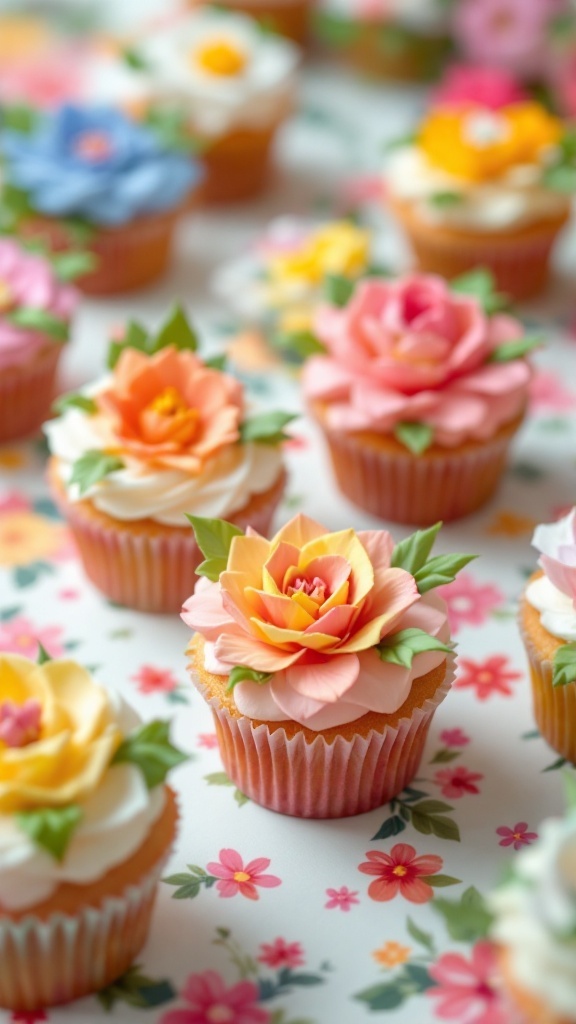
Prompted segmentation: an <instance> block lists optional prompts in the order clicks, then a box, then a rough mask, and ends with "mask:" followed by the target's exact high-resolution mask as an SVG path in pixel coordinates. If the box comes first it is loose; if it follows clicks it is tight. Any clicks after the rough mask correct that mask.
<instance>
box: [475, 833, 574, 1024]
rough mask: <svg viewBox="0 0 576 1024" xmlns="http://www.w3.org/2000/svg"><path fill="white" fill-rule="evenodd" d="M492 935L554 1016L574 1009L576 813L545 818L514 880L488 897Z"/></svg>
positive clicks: (521, 857)
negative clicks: (565, 818) (493, 914)
mask: <svg viewBox="0 0 576 1024" xmlns="http://www.w3.org/2000/svg"><path fill="white" fill-rule="evenodd" d="M490 906H491V909H492V910H493V911H494V913H495V915H496V923H495V925H494V926H493V931H492V934H493V937H494V938H495V939H496V941H497V942H500V943H501V944H502V945H503V946H504V947H505V949H506V951H507V953H508V954H509V956H510V968H511V971H512V972H513V975H514V978H515V980H516V981H517V982H518V983H519V984H520V985H521V986H522V987H523V988H525V989H526V990H527V991H528V992H531V993H533V994H534V995H536V996H538V997H540V998H541V999H542V1000H543V1001H544V1002H545V1003H546V1006H548V1007H549V1008H550V1009H551V1011H552V1013H553V1015H554V1018H555V1019H556V1016H558V1018H560V1017H564V1016H566V1018H567V1019H570V1020H572V1019H573V1017H574V1007H576V970H575V964H576V814H574V813H572V814H571V815H570V816H569V818H568V819H567V820H565V821H557V820H549V821H546V822H544V824H543V826H542V829H541V833H540V839H539V840H538V842H537V843H535V844H534V846H533V847H531V848H530V849H526V850H523V851H522V852H521V853H519V854H518V855H517V857H516V858H515V861H514V872H513V876H512V879H511V880H510V881H509V882H507V883H506V884H505V885H502V886H501V887H500V889H498V890H497V891H496V892H495V893H494V894H493V896H492V897H491V899H490Z"/></svg>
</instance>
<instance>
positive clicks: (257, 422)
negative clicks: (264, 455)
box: [240, 411, 296, 444]
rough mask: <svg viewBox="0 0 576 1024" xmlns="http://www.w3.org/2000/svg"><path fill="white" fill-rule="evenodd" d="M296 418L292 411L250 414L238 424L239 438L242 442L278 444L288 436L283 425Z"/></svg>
mask: <svg viewBox="0 0 576 1024" xmlns="http://www.w3.org/2000/svg"><path fill="white" fill-rule="evenodd" d="M295 419H296V413H293V412H279V411H271V412H261V413H258V414H257V415H256V416H251V417H249V418H248V419H246V420H244V422H243V423H241V424H240V440H241V442H242V443H243V444H248V442H249V441H255V442H259V443H261V444H280V443H281V442H282V441H286V440H287V439H288V437H289V435H288V434H285V433H284V427H285V426H286V424H287V423H291V422H292V420H295Z"/></svg>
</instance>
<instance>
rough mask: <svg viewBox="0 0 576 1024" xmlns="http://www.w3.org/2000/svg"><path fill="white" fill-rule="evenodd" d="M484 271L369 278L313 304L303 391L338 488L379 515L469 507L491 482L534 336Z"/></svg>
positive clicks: (498, 471)
mask: <svg viewBox="0 0 576 1024" xmlns="http://www.w3.org/2000/svg"><path fill="white" fill-rule="evenodd" d="M497 304H498V296H496V295H495V294H494V293H493V291H492V290H491V281H490V278H489V276H488V275H485V274H482V273H479V274H473V275H469V276H468V277H463V278H461V279H460V280H459V281H457V282H455V283H454V284H453V286H452V288H450V286H449V285H448V284H447V283H446V282H445V281H443V280H442V278H440V277H435V276H433V275H412V276H411V275H409V276H406V277H400V278H398V279H397V280H386V279H379V278H369V279H366V280H364V281H361V282H360V283H358V284H357V285H356V286H355V287H353V288H352V294H351V296H350V298H349V300H348V302H347V303H346V304H345V305H344V306H342V307H340V308H336V307H330V306H327V307H320V308H319V310H318V312H317V315H316V320H315V336H316V338H317V339H318V340H319V341H320V342H321V343H322V344H323V345H324V346H325V349H326V354H325V355H318V356H312V357H311V359H309V360H308V362H307V363H306V365H305V368H304V374H303V391H304V397H305V399H306V401H307V403H308V405H309V407H310V410H311V412H312V415H313V416H314V418H315V419H316V421H317V423H318V425H319V426H320V429H321V430H322V432H323V433H324V435H325V439H326V442H327V444H328V448H329V451H330V456H331V459H332V464H333V468H334V473H335V475H336V479H337V481H338V485H339V487H340V489H341V491H342V492H343V493H344V494H345V495H346V496H347V497H348V498H350V500H351V501H353V502H355V504H357V505H359V506H360V507H361V508H364V509H366V510H367V511H368V512H371V513H372V514H373V515H376V516H380V517H381V518H383V519H391V520H394V521H397V522H402V523H418V524H420V525H425V524H429V523H433V522H436V520H438V519H442V520H450V519H457V518H459V517H461V516H465V515H468V514H469V513H471V512H474V511H475V510H476V509H477V508H479V507H480V506H481V505H483V504H484V502H486V501H487V500H488V499H489V498H490V497H491V495H492V494H493V492H494V491H495V489H496V487H497V485H498V482H499V480H500V477H501V476H502V473H503V470H504V467H505V462H506V454H507V449H508V447H509V444H510V442H511V440H512V438H513V436H514V434H515V433H516V431H517V429H518V427H519V426H520V423H521V422H522V419H523V416H524V413H525V410H526V405H527V400H528V384H529V381H530V376H531V371H530V367H529V364H528V362H527V360H526V359H525V358H524V353H525V352H526V351H527V350H528V349H529V348H530V347H531V346H532V345H533V344H534V339H530V338H527V337H523V336H522V335H523V332H522V327H521V325H520V323H519V322H518V321H517V320H515V319H513V318H512V317H511V316H509V315H508V314H505V313H494V314H491V313H490V312H488V311H489V310H492V309H494V307H495V306H496V305H497Z"/></svg>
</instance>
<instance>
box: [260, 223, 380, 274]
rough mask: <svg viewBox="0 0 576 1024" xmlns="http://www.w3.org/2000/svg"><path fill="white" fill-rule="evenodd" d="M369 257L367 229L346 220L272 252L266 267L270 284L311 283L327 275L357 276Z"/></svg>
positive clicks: (327, 225)
mask: <svg viewBox="0 0 576 1024" xmlns="http://www.w3.org/2000/svg"><path fill="white" fill-rule="evenodd" d="M369 256H370V236H369V234H368V232H367V231H363V230H362V229H361V228H358V227H356V225H355V224H351V223H350V222H349V221H334V222H333V223H331V224H326V225H325V226H323V227H321V228H319V229H318V230H317V231H314V232H312V234H310V235H307V237H306V238H305V240H304V241H303V243H302V244H301V245H299V246H298V247H296V248H294V249H291V250H290V251H289V252H283V253H280V254H276V255H274V256H273V257H272V258H271V260H270V263H269V266H268V276H269V280H270V283H271V284H272V286H274V285H276V286H278V287H279V288H290V287H292V286H298V285H306V286H310V285H311V286H314V285H319V284H321V283H322V281H323V279H324V278H325V277H326V275H327V274H341V275H342V276H344V277H358V275H359V274H361V273H362V271H363V270H365V269H366V266H367V264H368V260H369Z"/></svg>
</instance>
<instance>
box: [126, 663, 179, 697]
mask: <svg viewBox="0 0 576 1024" xmlns="http://www.w3.org/2000/svg"><path fill="white" fill-rule="evenodd" d="M130 678H131V680H132V682H134V683H136V684H137V686H138V689H139V690H140V693H171V692H172V690H175V689H176V687H177V686H178V680H177V679H176V677H175V676H174V673H173V672H172V671H171V670H170V669H169V668H154V666H153V665H142V667H141V668H139V669H138V671H137V672H136V673H135V674H134V675H133V676H130Z"/></svg>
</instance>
